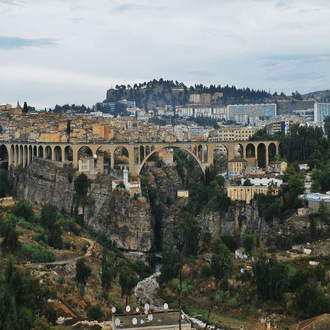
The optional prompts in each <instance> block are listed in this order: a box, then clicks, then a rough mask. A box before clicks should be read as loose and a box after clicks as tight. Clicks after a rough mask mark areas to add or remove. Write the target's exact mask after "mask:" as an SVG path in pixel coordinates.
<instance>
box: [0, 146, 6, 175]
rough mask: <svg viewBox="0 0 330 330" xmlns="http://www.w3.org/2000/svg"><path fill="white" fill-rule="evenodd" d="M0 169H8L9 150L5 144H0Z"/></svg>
mask: <svg viewBox="0 0 330 330" xmlns="http://www.w3.org/2000/svg"><path fill="white" fill-rule="evenodd" d="M0 169H4V170H8V150H7V147H6V146H5V145H3V144H2V145H1V146H0Z"/></svg>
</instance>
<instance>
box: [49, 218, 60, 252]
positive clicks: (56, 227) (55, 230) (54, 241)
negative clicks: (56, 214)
mask: <svg viewBox="0 0 330 330" xmlns="http://www.w3.org/2000/svg"><path fill="white" fill-rule="evenodd" d="M48 244H49V245H50V246H52V247H53V248H55V249H60V250H61V249H63V240H62V229H61V226H60V224H59V223H54V224H53V226H52V228H51V230H50V232H49V235H48Z"/></svg>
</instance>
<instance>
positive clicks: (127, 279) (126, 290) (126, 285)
mask: <svg viewBox="0 0 330 330" xmlns="http://www.w3.org/2000/svg"><path fill="white" fill-rule="evenodd" d="M137 282H138V281H137V278H136V277H134V276H133V275H131V274H130V272H129V270H128V268H127V267H126V266H123V267H122V268H121V270H120V273H119V284H120V286H121V296H122V297H124V296H126V304H127V298H128V296H130V295H131V292H132V289H133V288H134V287H135V285H136V284H137Z"/></svg>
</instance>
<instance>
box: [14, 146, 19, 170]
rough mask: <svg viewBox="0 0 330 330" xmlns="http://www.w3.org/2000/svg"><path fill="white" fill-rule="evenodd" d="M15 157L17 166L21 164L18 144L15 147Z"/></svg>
mask: <svg viewBox="0 0 330 330" xmlns="http://www.w3.org/2000/svg"><path fill="white" fill-rule="evenodd" d="M14 157H15V166H17V165H19V164H20V159H19V147H18V145H17V144H16V146H15V152H14Z"/></svg>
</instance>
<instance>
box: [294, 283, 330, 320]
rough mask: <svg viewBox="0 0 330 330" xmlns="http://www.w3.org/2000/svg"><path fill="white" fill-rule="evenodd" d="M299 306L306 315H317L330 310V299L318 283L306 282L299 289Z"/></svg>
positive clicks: (297, 295)
mask: <svg viewBox="0 0 330 330" xmlns="http://www.w3.org/2000/svg"><path fill="white" fill-rule="evenodd" d="M296 297H297V308H298V310H299V312H300V313H301V314H302V315H304V316H307V315H308V316H309V317H313V316H317V315H320V314H324V313H329V312H330V302H329V299H328V298H326V297H325V295H324V293H323V292H322V290H321V288H320V287H318V285H317V284H316V283H314V284H305V285H303V286H301V287H300V288H299V289H298V290H297V294H296Z"/></svg>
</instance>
